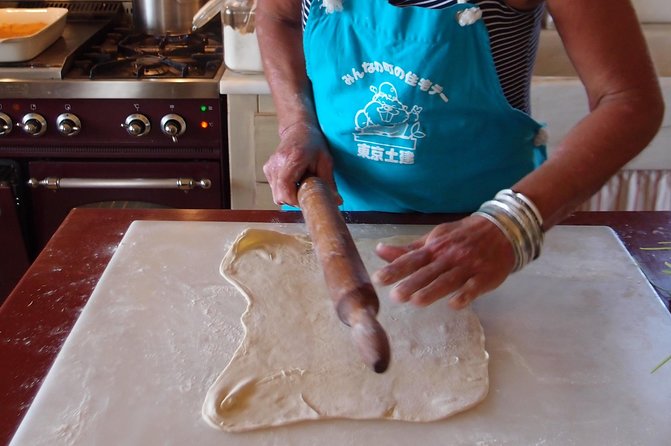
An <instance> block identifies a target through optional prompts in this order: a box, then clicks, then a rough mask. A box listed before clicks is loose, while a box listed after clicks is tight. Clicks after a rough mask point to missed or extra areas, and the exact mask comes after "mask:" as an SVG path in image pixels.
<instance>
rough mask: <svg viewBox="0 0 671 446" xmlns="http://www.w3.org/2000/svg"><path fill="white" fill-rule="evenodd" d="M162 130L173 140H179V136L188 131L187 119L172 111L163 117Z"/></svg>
mask: <svg viewBox="0 0 671 446" xmlns="http://www.w3.org/2000/svg"><path fill="white" fill-rule="evenodd" d="M161 130H162V131H163V133H165V134H166V135H168V136H170V137H171V138H172V142H177V137H178V136H180V135H183V134H184V132H185V131H186V121H184V118H182V117H181V116H180V115H176V114H174V113H170V114H168V115H165V116H164V117H163V119H161Z"/></svg>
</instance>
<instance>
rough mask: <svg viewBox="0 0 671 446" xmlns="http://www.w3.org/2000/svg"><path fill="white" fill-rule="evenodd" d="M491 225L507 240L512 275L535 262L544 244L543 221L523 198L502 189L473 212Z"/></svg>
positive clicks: (534, 207) (534, 208)
mask: <svg viewBox="0 0 671 446" xmlns="http://www.w3.org/2000/svg"><path fill="white" fill-rule="evenodd" d="M474 215H480V216H482V217H484V218H486V219H487V220H489V221H490V222H492V223H493V224H494V225H495V226H496V227H497V228H499V230H500V231H501V232H502V233H503V235H504V236H505V237H506V239H508V241H509V242H510V243H511V245H512V247H513V252H514V254H515V266H514V268H513V271H519V270H520V269H522V268H523V267H524V266H525V265H526V264H528V263H530V262H531V261H533V260H535V259H537V258H538V256H539V255H540V253H541V246H542V244H543V239H544V233H543V219H542V216H541V215H540V212H539V211H538V208H536V206H535V205H534V204H533V202H532V201H531V200H529V199H528V198H527V197H525V196H524V195H523V194H521V193H518V192H514V191H513V190H511V189H504V190H502V191H500V192H498V193H497V194H496V196H495V197H494V199H492V200H489V201H486V202H484V203H483V204H482V205H481V206H480V209H478V210H477V211H476V212H474Z"/></svg>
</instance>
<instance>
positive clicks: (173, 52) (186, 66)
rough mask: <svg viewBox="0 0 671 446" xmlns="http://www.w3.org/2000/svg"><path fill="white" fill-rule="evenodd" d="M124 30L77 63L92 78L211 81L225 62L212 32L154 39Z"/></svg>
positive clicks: (107, 36) (75, 63) (93, 48)
mask: <svg viewBox="0 0 671 446" xmlns="http://www.w3.org/2000/svg"><path fill="white" fill-rule="evenodd" d="M128 31H129V30H127V29H124V28H118V29H115V30H113V31H111V32H109V33H108V34H107V35H106V36H105V39H104V40H103V41H102V42H100V43H99V44H97V45H92V46H91V47H89V49H88V50H87V51H86V52H84V53H82V54H81V55H80V56H79V58H78V59H76V60H75V61H74V70H73V71H74V72H76V73H80V76H85V77H88V78H89V79H123V78H130V79H133V78H134V79H144V78H150V79H152V78H211V77H212V76H213V75H214V73H216V72H217V70H218V69H219V67H220V66H221V64H222V62H223V50H222V45H221V43H219V42H217V41H216V40H214V39H213V38H212V36H211V35H210V34H209V33H203V34H200V33H196V34H188V35H180V36H176V35H175V36H173V35H166V36H151V35H148V34H133V33H130V34H129V32H128Z"/></svg>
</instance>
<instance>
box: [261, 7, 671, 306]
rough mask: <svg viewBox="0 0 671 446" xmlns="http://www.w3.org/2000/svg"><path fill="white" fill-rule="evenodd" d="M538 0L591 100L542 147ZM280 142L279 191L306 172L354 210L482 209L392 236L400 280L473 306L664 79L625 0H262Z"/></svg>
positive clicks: (401, 289)
mask: <svg viewBox="0 0 671 446" xmlns="http://www.w3.org/2000/svg"><path fill="white" fill-rule="evenodd" d="M543 8H547V10H548V11H549V12H550V13H551V15H552V17H553V19H554V22H555V25H556V27H557V30H558V31H559V33H560V35H561V37H562V41H563V43H564V46H565V48H566V50H567V53H568V54H569V56H570V58H571V60H572V62H573V64H574V65H575V67H576V70H577V72H578V75H579V76H580V78H581V80H582V82H583V83H584V85H585V88H586V91H587V96H588V99H589V105H590V113H589V115H588V116H586V117H585V118H584V119H583V120H582V121H581V122H579V123H578V124H577V125H576V126H575V128H573V129H572V130H571V131H570V132H569V134H568V135H567V136H566V138H565V139H564V140H563V141H562V142H561V144H560V145H559V146H558V147H557V148H556V150H554V153H553V155H552V156H551V157H550V158H549V159H547V160H544V141H543V129H542V128H541V125H540V124H538V123H537V122H535V121H534V120H533V119H531V118H530V117H529V116H528V112H529V110H528V91H529V82H530V71H531V68H532V65H533V60H534V56H535V45H536V42H537V38H538V32H539V31H538V29H539V26H538V24H539V21H540V19H541V16H542V12H543ZM256 17H257V35H258V38H259V43H260V46H261V52H262V56H263V60H264V68H265V73H266V77H267V78H268V81H269V83H270V86H271V90H272V93H273V99H274V101H275V105H276V108H277V112H278V119H279V133H280V137H281V138H280V139H281V141H280V144H279V146H278V147H277V150H276V152H275V153H274V154H273V156H272V157H271V158H270V159H269V160H268V162H267V163H266V165H265V166H264V172H265V174H266V176H267V177H268V180H269V182H270V185H271V188H272V192H273V197H274V200H275V202H276V203H281V204H287V205H293V206H296V205H297V204H298V203H297V195H296V194H297V186H296V185H297V183H298V182H299V181H300V180H301V178H303V177H304V176H305V175H307V174H311V175H317V176H319V177H321V178H323V179H324V180H325V181H327V182H328V183H329V184H330V185H331V186H332V187H333V190H334V192H335V193H339V195H338V197H339V199H341V200H342V201H343V208H344V209H347V210H376V211H389V212H413V211H414V212H469V213H470V212H472V214H471V215H470V216H468V217H466V218H464V219H462V220H460V221H457V222H453V223H445V224H441V225H438V226H436V227H435V228H434V229H433V230H432V231H430V232H429V233H428V234H427V235H426V236H425V237H423V238H422V239H421V240H419V241H418V242H416V243H413V244H412V245H409V246H403V247H394V246H388V245H380V246H378V248H377V253H378V255H379V256H380V257H382V258H383V259H385V260H386V261H388V262H389V263H388V265H386V266H385V267H384V268H382V269H381V270H379V271H377V272H376V273H375V274H374V276H373V278H374V279H375V280H376V281H377V282H378V283H380V284H391V283H395V282H398V283H397V284H396V286H395V287H394V288H393V290H392V291H391V297H392V298H394V299H396V300H398V301H400V302H408V301H410V302H412V303H414V304H417V305H428V304H430V303H432V302H434V301H435V300H437V299H439V298H441V297H443V296H447V297H448V299H449V303H450V305H451V306H452V307H454V308H463V307H464V306H466V305H467V304H468V303H469V302H471V301H472V300H473V299H475V298H476V297H477V296H479V295H481V294H483V293H485V292H487V291H490V290H492V289H494V288H496V287H497V286H499V285H500V284H501V283H502V282H503V281H504V280H505V278H506V277H507V276H508V275H509V274H510V273H511V272H513V271H516V270H519V269H520V268H522V267H523V266H524V265H525V264H527V263H528V262H530V261H531V260H533V259H534V258H536V257H537V256H538V254H539V253H540V247H541V243H542V238H543V232H544V231H546V230H548V229H549V228H551V227H552V226H553V225H554V224H556V223H557V222H559V221H561V220H562V219H563V218H565V217H566V216H567V215H568V214H569V213H570V212H571V211H572V210H573V209H574V208H575V207H576V206H578V205H579V204H580V203H582V202H583V201H584V200H586V199H587V198H589V197H590V196H591V195H593V194H594V193H595V192H597V191H598V190H599V189H600V187H601V186H602V185H603V184H604V183H605V182H606V181H607V180H608V179H609V178H610V177H611V176H612V175H614V174H615V173H616V172H617V171H618V170H619V169H620V168H621V167H622V166H624V165H625V164H626V163H627V162H628V161H629V160H631V159H632V158H633V157H634V156H636V155H637V154H638V153H639V152H640V151H641V150H643V148H645V147H646V145H647V144H648V143H649V142H650V140H651V139H652V138H653V136H654V135H655V133H656V132H657V130H658V128H659V126H660V123H661V119H662V116H663V112H664V106H663V102H662V99H661V93H660V89H659V85H658V81H657V77H656V75H655V71H654V68H653V66H652V63H651V60H650V57H649V55H648V52H647V49H646V45H645V41H644V39H643V36H642V33H641V30H640V27H639V24H638V21H637V18H636V15H635V11H634V10H633V8H632V5H631V3H630V2H629V1H628V0H600V1H591V2H585V1H583V0H547V1H545V2H543V1H542V0H506V1H504V0H500V1H494V0H473V1H471V2H470V3H466V2H461V1H460V2H456V1H454V0H442V1H440V0H433V1H431V0H324V1H323V3H322V2H321V1H320V0H312V1H311V2H310V0H258V6H257V11H256Z"/></svg>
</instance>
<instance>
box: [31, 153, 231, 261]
mask: <svg viewBox="0 0 671 446" xmlns="http://www.w3.org/2000/svg"><path fill="white" fill-rule="evenodd" d="M28 171H29V175H30V180H29V183H30V185H31V186H32V189H31V192H30V202H31V216H32V225H31V226H32V230H33V231H32V232H33V234H34V238H35V241H36V245H37V248H38V251H39V250H41V249H42V248H43V247H44V245H45V244H46V242H47V241H48V240H49V238H51V235H52V234H53V233H54V232H55V231H56V229H57V228H58V226H59V225H60V224H61V222H62V221H63V219H64V218H65V216H66V215H67V214H68V212H69V211H70V210H71V209H72V208H75V207H106V208H114V207H117V208H179V209H219V208H222V207H223V206H224V205H225V202H224V193H223V187H222V180H221V177H222V172H221V167H220V164H219V163H218V162H216V161H184V162H164V161H154V162H138V161H132V162H123V161H104V162H103V161H92V162H88V161H86V162H83V161H82V162H72V161H68V162H62V161H35V162H31V163H29V165H28Z"/></svg>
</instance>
